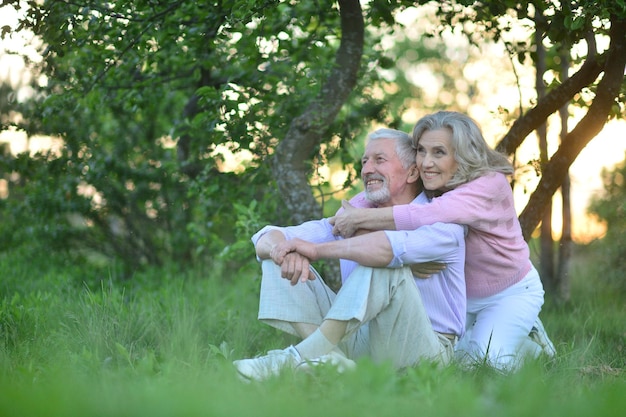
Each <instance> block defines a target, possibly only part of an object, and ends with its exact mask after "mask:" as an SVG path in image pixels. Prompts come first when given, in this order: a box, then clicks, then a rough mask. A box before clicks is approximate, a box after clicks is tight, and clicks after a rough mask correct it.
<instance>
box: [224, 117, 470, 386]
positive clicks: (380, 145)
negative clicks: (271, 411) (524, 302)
mask: <svg viewBox="0 0 626 417" xmlns="http://www.w3.org/2000/svg"><path fill="white" fill-rule="evenodd" d="M362 165H363V167H362V170H361V178H362V180H363V183H364V185H365V191H366V193H367V198H368V199H369V200H370V201H371V202H372V203H373V204H374V205H376V206H378V207H388V206H393V205H397V204H408V203H414V204H428V199H427V198H426V197H425V196H424V195H423V194H420V195H418V193H419V192H420V191H421V187H420V181H419V173H418V171H417V169H416V166H415V150H414V149H413V147H412V144H411V138H410V137H409V136H408V135H407V134H405V133H404V132H400V131H396V130H392V129H380V130H377V131H376V132H374V133H372V134H370V135H369V137H368V143H367V146H366V148H365V152H364V155H363V158H362ZM332 230H333V227H332V225H331V224H330V223H329V222H328V219H322V220H317V221H309V222H305V223H303V224H301V225H298V226H291V227H274V226H266V227H265V228H263V229H262V230H260V231H259V232H258V233H256V234H255V235H254V236H253V238H252V241H253V243H254V244H255V248H256V253H257V257H258V258H259V259H260V260H262V270H263V276H262V280H261V294H260V305H259V320H262V321H264V322H266V323H268V324H270V325H272V326H275V327H276V328H278V329H281V330H283V331H286V332H289V333H291V334H294V335H297V336H300V337H301V338H302V341H301V342H300V343H298V344H297V345H295V346H289V347H287V348H285V349H283V350H275V351H270V352H269V353H268V354H267V355H265V356H261V357H257V358H251V359H243V360H238V361H235V362H234V365H235V367H236V368H237V371H238V372H239V374H240V375H241V376H242V377H243V378H245V379H248V380H263V379H266V378H268V377H271V376H273V375H277V374H279V373H280V372H281V371H282V370H284V369H289V368H291V369H293V368H297V367H309V366H311V365H312V364H317V363H324V362H327V363H331V364H333V365H335V366H337V368H338V370H339V371H341V370H343V369H346V368H352V367H354V366H355V362H354V361H353V359H356V358H358V357H361V356H364V355H368V356H370V357H371V358H372V359H373V360H374V361H376V362H382V361H389V362H391V363H392V364H393V365H394V366H395V367H397V368H403V367H407V366H412V365H415V364H417V363H418V362H420V361H423V360H427V361H435V362H439V363H444V364H445V363H448V362H449V361H450V360H451V358H452V357H453V348H454V343H455V342H456V340H457V339H458V338H459V337H460V336H462V334H463V330H464V328H465V308H466V296H465V281H464V275H463V270H464V262H465V239H464V235H465V229H464V227H462V226H459V225H455V224H443V223H437V224H434V225H432V226H424V227H421V228H419V229H417V230H413V231H378V232H373V233H367V234H364V235H361V236H356V237H352V238H349V239H342V238H340V237H337V236H335V235H333V233H332ZM318 259H340V260H341V272H342V286H341V289H340V290H339V291H338V292H337V293H336V294H335V293H334V292H333V291H332V290H331V289H330V288H329V287H328V286H326V284H325V283H324V282H323V280H322V278H321V277H320V276H319V274H318V273H317V272H316V271H315V269H313V268H312V267H311V266H310V263H311V262H312V261H316V260H318ZM432 261H436V262H440V263H445V264H446V268H445V269H443V270H441V271H439V272H436V273H434V274H433V275H432V276H431V277H430V278H428V279H419V278H415V277H414V276H413V275H412V273H411V269H410V268H409V267H408V266H407V265H411V264H418V263H424V262H432Z"/></svg>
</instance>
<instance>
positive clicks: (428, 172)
mask: <svg viewBox="0 0 626 417" xmlns="http://www.w3.org/2000/svg"><path fill="white" fill-rule="evenodd" d="M415 159H416V162H417V169H419V172H420V178H421V179H422V182H423V183H424V188H426V189H427V190H440V189H443V188H445V186H446V184H447V183H448V182H449V181H450V180H451V179H452V177H453V176H454V174H455V172H456V170H457V167H458V164H457V162H456V160H455V159H454V149H453V148H452V132H450V130H448V129H438V130H428V131H426V132H424V133H423V134H422V137H420V139H419V141H418V142H417V156H416V158H415Z"/></svg>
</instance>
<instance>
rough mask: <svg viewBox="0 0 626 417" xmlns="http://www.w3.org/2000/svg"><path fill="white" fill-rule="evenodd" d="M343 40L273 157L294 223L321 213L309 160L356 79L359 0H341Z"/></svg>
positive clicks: (359, 48)
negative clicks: (324, 77) (316, 90)
mask: <svg viewBox="0 0 626 417" xmlns="http://www.w3.org/2000/svg"><path fill="white" fill-rule="evenodd" d="M339 11H340V15H341V44H340V46H339V49H338V50H337V54H336V55H335V66H334V67H333V69H332V71H331V73H330V75H329V77H328V79H327V80H326V81H325V83H324V85H323V86H322V89H321V92H320V94H319V95H318V97H317V98H316V99H315V100H314V101H313V102H311V103H309V105H308V107H307V108H306V109H305V110H304V112H303V113H302V115H300V116H299V117H296V118H295V119H293V121H292V122H291V125H290V127H289V130H288V131H287V134H286V136H285V138H284V139H283V140H281V142H280V143H279V145H278V146H277V147H276V152H275V154H274V157H273V160H272V170H273V176H274V179H275V180H276V183H277V185H278V189H279V190H280V192H281V195H282V196H283V200H284V202H285V204H286V206H287V208H288V209H289V211H290V213H292V218H291V221H292V222H293V223H295V224H299V223H302V222H304V221H307V220H311V219H313V218H320V217H321V214H322V213H321V207H320V204H319V203H318V202H317V201H316V200H315V197H314V195H313V190H312V189H311V186H310V184H309V174H310V161H311V157H312V155H313V152H314V150H315V148H316V147H317V146H318V145H319V144H320V143H321V142H322V139H323V138H324V135H325V134H326V132H327V126H329V125H330V124H331V123H332V122H333V121H334V119H335V117H336V116H337V113H338V112H339V110H340V109H341V106H342V105H343V104H344V103H345V101H346V100H347V98H348V96H349V95H350V93H351V92H352V90H353V88H354V86H355V85H356V83H357V74H358V70H359V68H360V63H361V56H362V54H363V42H364V22H363V14H362V11H361V4H360V2H359V1H358V0H340V1H339Z"/></svg>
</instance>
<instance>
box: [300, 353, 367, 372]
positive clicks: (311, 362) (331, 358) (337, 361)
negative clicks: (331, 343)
mask: <svg viewBox="0 0 626 417" xmlns="http://www.w3.org/2000/svg"><path fill="white" fill-rule="evenodd" d="M322 364H330V365H331V366H333V367H335V369H337V372H339V373H340V374H341V373H343V372H345V371H351V370H353V369H355V368H356V363H355V362H354V361H353V360H351V359H348V358H347V357H346V356H344V355H343V354H341V353H339V352H336V351H334V350H333V351H331V352H330V353H328V354H326V355H322V356H320V357H319V358H315V359H305V360H303V361H302V362H300V363H299V364H298V366H297V368H296V369H297V370H298V371H300V370H302V371H310V370H311V369H313V368H314V367H316V366H319V365H322Z"/></svg>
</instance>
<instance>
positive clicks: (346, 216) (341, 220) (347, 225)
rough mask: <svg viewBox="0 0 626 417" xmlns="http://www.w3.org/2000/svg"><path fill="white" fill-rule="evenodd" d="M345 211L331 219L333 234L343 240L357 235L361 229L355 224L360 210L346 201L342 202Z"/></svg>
mask: <svg viewBox="0 0 626 417" xmlns="http://www.w3.org/2000/svg"><path fill="white" fill-rule="evenodd" d="M341 207H342V208H343V210H341V211H339V212H338V213H337V214H336V215H335V216H333V217H331V218H330V219H329V222H330V224H332V225H333V234H334V235H335V236H341V237H343V238H349V237H352V236H354V235H355V233H356V231H357V230H358V229H359V228H358V226H357V225H356V222H355V214H356V213H357V211H358V210H361V209H358V208H356V207H354V206H352V205H351V204H350V203H348V202H347V201H346V200H343V201H341Z"/></svg>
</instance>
